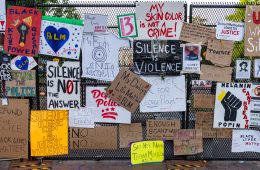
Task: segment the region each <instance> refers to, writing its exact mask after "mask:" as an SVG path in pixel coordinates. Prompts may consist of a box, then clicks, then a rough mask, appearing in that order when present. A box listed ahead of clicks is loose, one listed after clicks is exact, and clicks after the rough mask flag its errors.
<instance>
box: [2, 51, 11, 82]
mask: <svg viewBox="0 0 260 170" xmlns="http://www.w3.org/2000/svg"><path fill="white" fill-rule="evenodd" d="M10 58H11V57H9V56H8V54H6V53H4V52H3V51H1V50H0V80H5V81H11V80H12V76H11V71H12V69H11V64H10Z"/></svg>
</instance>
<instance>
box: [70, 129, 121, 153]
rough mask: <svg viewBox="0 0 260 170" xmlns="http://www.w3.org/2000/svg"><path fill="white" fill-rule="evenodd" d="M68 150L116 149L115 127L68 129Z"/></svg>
mask: <svg viewBox="0 0 260 170" xmlns="http://www.w3.org/2000/svg"><path fill="white" fill-rule="evenodd" d="M70 149H117V127H116V126H99V127H95V128H94V129H85V128H70Z"/></svg>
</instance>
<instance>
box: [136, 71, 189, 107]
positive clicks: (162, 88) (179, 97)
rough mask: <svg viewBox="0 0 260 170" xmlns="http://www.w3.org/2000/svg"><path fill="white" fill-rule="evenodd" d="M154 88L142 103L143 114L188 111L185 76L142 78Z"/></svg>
mask: <svg viewBox="0 0 260 170" xmlns="http://www.w3.org/2000/svg"><path fill="white" fill-rule="evenodd" d="M141 78H142V79H143V80H145V81H146V82H148V83H150V84H151V85H152V87H151V88H150V90H149V91H148V93H147V94H146V95H145V97H144V98H143V100H142V102H141V103H140V111H141V112H183V111H186V89H185V76H176V77H169V76H167V77H165V78H164V79H163V80H162V78H161V77H159V76H149V77H148V76H146V77H145V76H142V77H141Z"/></svg>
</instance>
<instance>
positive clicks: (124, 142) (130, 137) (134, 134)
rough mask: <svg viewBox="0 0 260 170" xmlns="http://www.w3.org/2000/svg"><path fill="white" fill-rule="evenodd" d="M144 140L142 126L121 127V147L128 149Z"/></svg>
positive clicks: (136, 124)
mask: <svg viewBox="0 0 260 170" xmlns="http://www.w3.org/2000/svg"><path fill="white" fill-rule="evenodd" d="M141 140H143V132H142V124H141V123H132V124H130V125H124V124H120V125H119V141H120V142H119V146H120V148H127V147H128V146H129V144H130V143H131V142H137V141H141Z"/></svg>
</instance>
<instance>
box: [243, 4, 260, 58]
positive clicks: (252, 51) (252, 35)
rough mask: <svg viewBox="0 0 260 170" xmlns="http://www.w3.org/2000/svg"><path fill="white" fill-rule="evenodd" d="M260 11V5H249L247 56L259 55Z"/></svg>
mask: <svg viewBox="0 0 260 170" xmlns="http://www.w3.org/2000/svg"><path fill="white" fill-rule="evenodd" d="M259 12H260V6H258V5H247V6H246V12H245V38H244V39H245V42H244V45H245V49H244V55H245V56H259V55H260V48H259V43H260V40H259V35H260V31H259V29H260V27H259V23H260V22H259V21H260V20H258V17H257V15H258V13H259Z"/></svg>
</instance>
